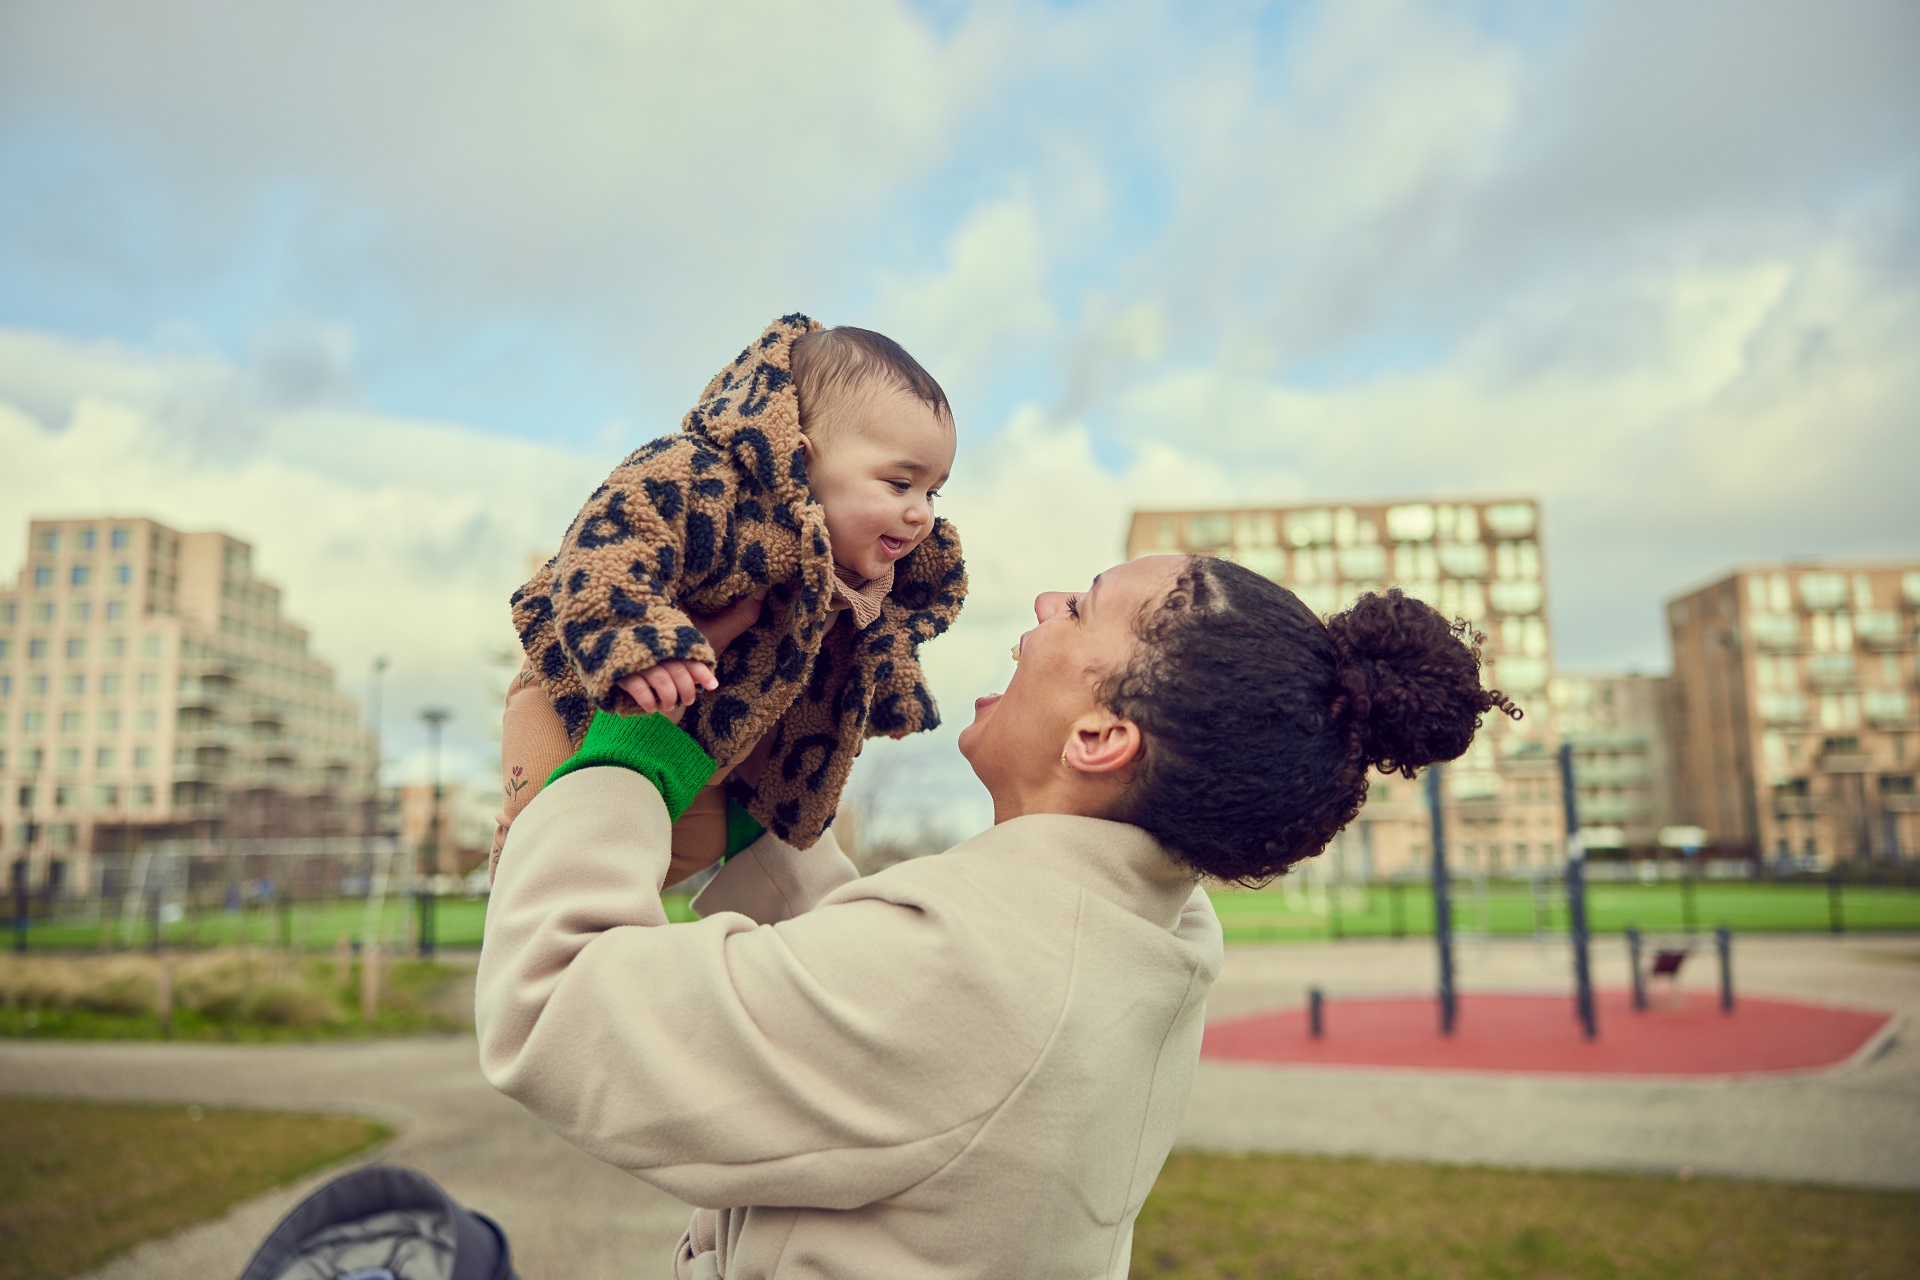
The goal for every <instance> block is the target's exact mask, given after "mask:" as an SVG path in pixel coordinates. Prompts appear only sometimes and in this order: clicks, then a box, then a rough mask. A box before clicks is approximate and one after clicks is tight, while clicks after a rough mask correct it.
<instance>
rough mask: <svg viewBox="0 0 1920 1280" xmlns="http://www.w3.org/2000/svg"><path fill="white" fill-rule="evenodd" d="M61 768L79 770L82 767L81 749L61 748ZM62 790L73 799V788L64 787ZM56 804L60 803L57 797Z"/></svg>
mask: <svg viewBox="0 0 1920 1280" xmlns="http://www.w3.org/2000/svg"><path fill="white" fill-rule="evenodd" d="M60 767H61V768H62V769H78V768H79V767H80V748H78V747H62V748H60ZM60 790H62V791H64V792H66V793H67V795H68V797H69V798H71V797H72V795H73V788H72V787H62V788H60ZM56 803H58V798H57V797H56Z"/></svg>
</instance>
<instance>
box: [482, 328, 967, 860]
mask: <svg viewBox="0 0 1920 1280" xmlns="http://www.w3.org/2000/svg"><path fill="white" fill-rule="evenodd" d="M954 440H955V432H954V424H953V418H952V413H951V410H950V409H949V407H948V405H947V398H946V393H945V392H943V391H942V390H941V389H940V385H939V384H938V383H937V382H935V381H934V380H933V378H932V377H931V376H930V375H929V374H928V373H927V372H926V370H924V369H922V368H921V367H920V365H919V364H918V363H917V362H916V361H915V360H914V359H913V357H912V356H910V355H908V354H907V353H906V352H905V351H904V350H902V349H901V348H900V346H899V344H897V343H895V342H894V341H892V340H891V339H889V338H886V337H883V336H882V335H880V334H877V333H872V332H870V331H868V330H865V329H855V328H849V327H843V328H838V329H822V328H821V327H820V325H819V324H817V323H816V322H814V321H813V320H810V319H808V318H807V317H806V316H802V315H790V316H783V317H781V318H780V319H779V320H776V321H774V323H773V324H771V325H769V326H768V327H767V329H766V331H765V332H764V333H762V334H761V335H760V337H759V338H757V339H756V340H755V341H754V343H753V345H751V346H749V347H748V348H747V349H746V350H745V351H742V352H741V353H740V355H739V357H738V358H737V359H736V360H734V361H733V363H732V364H730V365H728V366H727V367H726V368H725V369H723V370H721V372H720V373H719V375H718V376H716V377H715V378H714V379H713V381H712V382H710V383H708V384H707V389H706V392H705V394H703V395H702V396H701V399H700V403H699V404H698V405H696V406H695V407H694V409H693V410H692V412H690V413H688V414H687V416H686V418H685V419H684V420H683V421H682V423H681V429H680V431H679V432H678V433H676V434H674V435H670V436H663V437H662V438H660V439H658V440H655V441H652V442H651V443H649V444H646V445H643V446H641V447H640V448H639V449H637V450H635V451H634V452H633V453H632V454H630V455H629V456H628V457H627V458H626V460H625V461H624V462H622V463H621V464H620V466H619V467H617V468H615V470H614V472H613V474H612V475H611V476H609V477H608V478H607V481H606V483H604V484H602V485H601V486H600V487H599V488H598V489H595V490H594V491H593V493H592V495H591V496H589V497H588V499H587V502H586V505H585V506H583V507H582V508H581V509H580V514H579V515H577V516H576V517H574V521H573V524H572V525H571V526H570V527H569V528H568V530H567V534H566V538H565V540H564V541H563V542H562V544H561V547H560V551H559V553H558V554H557V555H555V556H554V557H553V559H552V560H550V561H548V562H547V564H546V566H545V567H544V568H543V569H542V570H541V571H540V572H539V573H538V574H536V575H535V576H534V578H533V580H532V581H530V582H528V583H527V584H526V585H525V586H523V587H521V588H520V590H518V591H516V592H514V594H513V620H514V625H515V627H516V628H517V629H518V631H519V633H520V644H521V647H522V648H523V649H524V650H525V652H526V665H525V667H523V669H522V670H521V672H520V675H519V676H518V677H517V678H516V679H515V681H514V683H513V686H512V688H511V689H510V690H509V691H508V694H507V712H506V720H505V725H504V727H503V732H502V740H501V769H502V789H503V791H504V792H505V797H506V806H505V810H504V811H503V813H502V814H501V816H500V819H499V825H498V830H497V831H496V833H495V836H494V847H493V858H494V862H495V865H496V866H497V865H498V862H499V857H500V850H501V847H502V846H503V845H504V843H505V841H506V833H507V829H508V827H509V826H511V824H512V822H513V819H514V817H515V816H516V815H517V814H518V813H519V812H520V811H521V810H522V809H524V808H525V807H526V805H527V802H528V801H530V800H531V799H532V798H533V796H534V795H535V794H537V793H538V791H539V790H540V788H541V786H542V785H544V784H545V782H546V779H547V776H548V775H549V774H550V773H552V772H553V770H554V769H555V768H557V767H558V766H559V765H560V764H561V762H562V761H564V760H565V759H566V758H567V757H568V756H569V755H571V754H572V752H573V750H574V749H575V748H576V747H577V746H578V745H579V742H580V740H581V738H582V737H583V736H584V735H585V733H586V730H587V724H588V722H589V721H590V720H591V719H592V718H593V713H594V712H595V710H596V709H598V710H605V711H614V712H621V713H626V714H636V713H648V712H654V711H660V710H665V709H668V708H672V707H676V706H684V707H686V711H685V712H684V713H683V718H682V720H681V722H680V727H681V728H682V729H683V730H685V731H686V732H687V733H688V734H690V735H691V736H692V737H693V738H694V740H695V741H697V742H698V743H699V744H700V746H701V747H702V748H703V749H704V750H705V751H706V753H707V754H708V755H709V756H710V757H712V758H713V760H714V761H715V762H716V763H717V764H718V765H719V769H718V770H717V771H716V773H715V775H714V777H713V779H712V780H711V781H710V782H709V783H708V785H707V787H706V789H705V790H703V791H702V792H701V793H700V794H699V796H697V797H696V798H695V800H694V801H693V803H692V804H691V805H690V806H689V807H688V808H687V810H686V812H685V813H684V814H682V816H681V817H680V818H679V819H678V820H677V821H676V823H675V824H674V837H673V848H674V854H675V863H676V866H688V867H699V866H703V865H706V864H707V863H710V862H712V861H713V860H714V859H715V858H718V857H719V856H721V855H722V854H724V853H726V852H728V851H730V850H731V849H736V848H739V847H740V846H741V845H742V844H743V843H744V842H745V841H746V840H748V839H750V838H752V837H753V836H755V835H757V833H758V832H759V830H761V829H766V830H771V831H772V832H773V834H774V835H776V836H778V837H779V838H780V839H782V840H784V841H786V842H787V843H789V844H791V845H793V846H794V847H795V848H799V849H806V848H809V847H811V846H812V845H813V844H814V843H815V842H817V841H818V840H819V839H820V837H821V834H822V833H823V832H824V831H825V830H826V828H827V826H828V825H829V824H830V823H831V822H832V821H833V815H834V811H835V809H836V808H837V807H838V805H839V801H840V792H841V789H842V788H843V787H844V786H845V784H846V780H847V771H848V769H849V768H850V767H851V766H852V764H853V758H854V756H856V755H857V754H859V751H860V746H861V743H862V741H863V740H864V739H865V738H868V737H873V736H877V735H882V734H884V735H887V736H889V737H895V738H899V737H904V736H906V735H907V734H909V733H913V732H917V731H919V730H922V729H931V728H933V727H935V726H936V725H937V724H939V715H938V713H937V712H936V711H935V709H934V704H933V698H932V696H931V695H930V694H929V692H928V690H927V686H926V680H925V678H924V677H923V675H922V674H921V671H920V663H919V656H918V654H919V647H920V645H921V644H922V643H923V642H925V641H927V640H930V639H932V638H933V637H934V636H937V635H939V634H940V633H941V632H943V631H945V630H946V629H947V627H948V626H950V625H951V624H952V622H953V620H954V618H955V616H956V615H957V614H958V613H959V611H960V604H961V601H962V599H963V598H964V597H965V595H966V573H965V569H964V566H963V564H962V562H961V558H960V541H959V538H958V537H957V536H956V535H955V534H954V531H953V527H952V526H951V525H950V524H948V523H947V522H946V521H945V520H941V519H939V518H937V517H935V515H934V514H933V502H934V499H935V497H937V496H938V491H939V488H940V486H941V485H942V484H944V483H945V482H946V479H947V474H948V472H949V471H950V470H951V469H952V466H953V456H954ZM750 595H751V596H758V597H761V598H763V600H764V603H763V605H762V607H761V612H760V616H759V619H758V621H756V622H755V623H754V625H753V626H752V627H751V628H750V629H749V630H748V631H747V632H746V634H744V635H742V636H741V637H740V638H739V639H738V640H736V641H734V642H733V644H732V645H730V646H729V647H728V648H727V651H726V653H725V654H724V656H722V657H721V658H720V659H719V660H718V662H717V664H716V661H715V656H714V653H713V650H712V648H711V647H710V646H709V645H708V644H707V642H706V639H705V637H704V636H702V635H701V633H700V631H699V630H698V629H697V628H696V627H695V626H694V624H693V622H692V620H691V619H692V618H693V617H706V616H710V615H712V614H716V613H719V612H720V611H721V610H723V609H725V608H726V607H727V606H729V605H732V604H734V603H736V602H738V601H740V600H741V599H743V598H745V597H747V596H750Z"/></svg>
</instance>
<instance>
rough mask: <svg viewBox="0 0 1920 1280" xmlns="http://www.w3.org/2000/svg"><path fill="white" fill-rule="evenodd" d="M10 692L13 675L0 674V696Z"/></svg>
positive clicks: (5, 695)
mask: <svg viewBox="0 0 1920 1280" xmlns="http://www.w3.org/2000/svg"><path fill="white" fill-rule="evenodd" d="M12 692H13V677H12V676H0V698H4V697H7V696H8V695H9V694H11V693H12Z"/></svg>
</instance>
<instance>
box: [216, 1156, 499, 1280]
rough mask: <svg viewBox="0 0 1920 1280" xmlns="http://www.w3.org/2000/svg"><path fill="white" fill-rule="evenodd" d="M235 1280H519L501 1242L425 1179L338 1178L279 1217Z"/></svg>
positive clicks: (391, 1173)
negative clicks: (285, 1214)
mask: <svg viewBox="0 0 1920 1280" xmlns="http://www.w3.org/2000/svg"><path fill="white" fill-rule="evenodd" d="M240 1280H518V1277H517V1276H516V1274H515V1272H514V1270H513V1258H512V1253H511V1250H509V1249H508V1247H507V1237H506V1234H505V1233H504V1232H502V1231H501V1230H500V1227H499V1225H498V1224H496V1223H495V1222H494V1221H493V1219H491V1218H489V1217H487V1216H486V1215H485V1214H480V1213H475V1212H473V1211H472V1210H471V1209H467V1208H464V1207H463V1206H461V1205H460V1204H459V1203H458V1202H457V1201H455V1200H454V1198H453V1197H452V1196H449V1195H448V1194H447V1193H446V1192H445V1191H443V1190H441V1189H440V1184H439V1183H437V1182H435V1181H434V1180H433V1179H432V1178H429V1177H427V1175H426V1174H424V1173H421V1172H419V1171H418V1170H415V1169H408V1168H405V1167H403V1166H401V1165H394V1164H372V1165H367V1166H365V1167H364V1168H360V1169H355V1170H353V1171H351V1172H349V1173H343V1174H341V1175H340V1176H339V1177H337V1178H335V1179H334V1180H333V1181H331V1182H329V1183H327V1184H326V1185H325V1186H323V1187H321V1188H320V1189H319V1190H317V1191H315V1192H314V1193H313V1194H312V1195H310V1196H308V1197H307V1198H306V1199H305V1200H302V1201H301V1202H300V1204H299V1205H298V1206H297V1207H296V1208H295V1209H294V1210H293V1212H292V1213H289V1214H288V1215H287V1216H286V1217H284V1218H282V1219H281V1220H280V1223H279V1225H278V1226H276V1227H275V1228H274V1229H273V1232H272V1234H270V1235H269V1236H268V1237H267V1239H266V1242H265V1243H264V1244H262V1245H261V1246H260V1248H259V1251H258V1252H256V1253H255V1254H254V1255H253V1260H252V1261H251V1262H249V1263H248V1264H247V1269H246V1270H245V1271H243V1272H241V1273H240Z"/></svg>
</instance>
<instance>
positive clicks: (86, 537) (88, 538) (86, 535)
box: [80, 525, 99, 551]
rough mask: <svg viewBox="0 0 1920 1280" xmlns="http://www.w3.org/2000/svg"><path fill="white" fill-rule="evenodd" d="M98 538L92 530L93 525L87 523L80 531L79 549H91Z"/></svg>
mask: <svg viewBox="0 0 1920 1280" xmlns="http://www.w3.org/2000/svg"><path fill="white" fill-rule="evenodd" d="M98 540H99V535H98V534H97V533H95V532H94V530H93V527H92V526H91V525H89V526H88V527H87V528H85V529H82V530H81V531H80V549H81V550H82V551H91V550H93V548H94V545H95V543H96V542H97V541H98Z"/></svg>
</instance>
